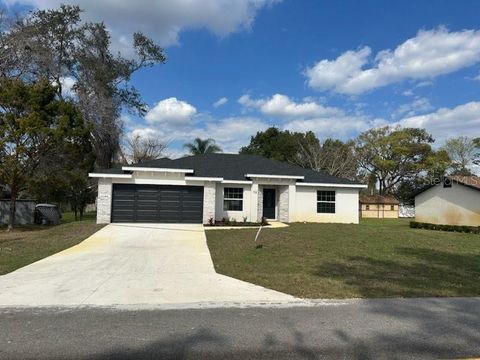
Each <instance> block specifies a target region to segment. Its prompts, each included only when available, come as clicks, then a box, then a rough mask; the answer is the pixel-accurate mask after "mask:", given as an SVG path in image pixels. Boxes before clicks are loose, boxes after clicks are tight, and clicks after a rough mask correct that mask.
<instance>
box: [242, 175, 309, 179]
mask: <svg viewBox="0 0 480 360" xmlns="http://www.w3.org/2000/svg"><path fill="white" fill-rule="evenodd" d="M245 177H249V178H267V179H296V180H303V179H305V176H297V175H265V174H245Z"/></svg>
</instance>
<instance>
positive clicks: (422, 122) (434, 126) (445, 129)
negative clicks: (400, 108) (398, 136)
mask: <svg viewBox="0 0 480 360" xmlns="http://www.w3.org/2000/svg"><path fill="white" fill-rule="evenodd" d="M398 124H399V125H401V126H404V127H418V128H425V129H427V131H429V132H430V133H432V134H433V136H434V137H435V138H436V139H445V138H447V137H451V136H460V135H468V136H472V137H477V136H480V102H476V101H472V102H469V103H466V104H463V105H459V106H457V107H455V108H452V109H451V108H441V109H438V110H436V111H434V112H432V113H428V114H424V115H418V116H412V117H407V118H404V119H402V120H400V121H399V122H398Z"/></svg>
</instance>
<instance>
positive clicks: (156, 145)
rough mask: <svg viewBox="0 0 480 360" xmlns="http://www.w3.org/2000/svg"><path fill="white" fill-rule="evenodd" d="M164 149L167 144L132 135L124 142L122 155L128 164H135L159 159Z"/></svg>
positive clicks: (155, 139) (158, 140)
mask: <svg viewBox="0 0 480 360" xmlns="http://www.w3.org/2000/svg"><path fill="white" fill-rule="evenodd" d="M166 148H167V144H166V143H164V142H163V141H161V140H160V139H157V138H153V137H145V138H142V137H141V136H140V135H132V136H130V137H128V138H127V139H126V141H125V150H124V154H125V155H126V157H127V158H128V160H129V161H130V162H132V163H134V164H136V163H140V162H143V161H148V160H155V159H158V158H160V157H161V156H162V154H163V152H164V151H165V149H166Z"/></svg>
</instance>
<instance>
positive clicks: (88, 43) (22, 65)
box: [0, 5, 166, 168]
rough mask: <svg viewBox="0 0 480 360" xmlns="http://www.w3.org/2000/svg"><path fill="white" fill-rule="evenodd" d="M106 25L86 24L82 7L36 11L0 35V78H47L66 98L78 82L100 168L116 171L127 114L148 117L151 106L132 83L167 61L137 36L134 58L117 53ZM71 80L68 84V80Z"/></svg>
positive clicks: (78, 95)
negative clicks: (136, 75) (122, 116)
mask: <svg viewBox="0 0 480 360" xmlns="http://www.w3.org/2000/svg"><path fill="white" fill-rule="evenodd" d="M110 45H111V44H110V35H109V32H108V30H107V29H106V27H105V25H104V24H103V23H91V22H84V21H82V19H81V10H80V8H79V7H78V6H67V5H62V6H60V7H59V8H58V9H53V10H39V11H34V12H32V13H30V14H29V15H27V16H26V17H24V18H23V19H20V20H19V21H17V22H14V24H13V25H11V26H9V27H8V28H7V29H5V30H4V31H2V33H1V34H0V60H1V61H0V74H3V75H4V76H7V77H19V78H22V79H23V80H25V81H35V80H36V79H39V78H46V79H48V81H50V83H52V84H55V85H56V92H57V96H58V97H59V98H60V99H63V97H64V96H65V94H66V91H65V90H66V89H65V87H64V84H66V83H67V82H70V83H71V84H72V83H73V87H72V89H71V90H72V91H73V94H74V96H73V100H75V101H76V102H77V104H78V105H79V107H80V109H81V111H82V114H83V117H84V119H85V120H86V121H87V122H88V123H89V124H91V125H92V126H91V136H92V140H93V143H94V147H95V152H96V155H97V166H98V167H103V168H107V167H111V165H112V163H113V161H114V159H115V157H116V155H117V153H118V151H119V149H120V148H119V141H120V136H121V133H122V123H121V121H120V120H119V117H120V113H121V111H122V110H128V111H135V112H138V113H139V114H141V115H143V114H144V113H145V111H146V106H145V104H144V102H143V101H142V99H141V97H140V95H139V93H138V91H137V90H136V89H135V88H134V87H133V86H132V85H131V84H130V78H131V76H132V74H133V73H134V72H136V71H137V70H139V69H141V68H143V67H147V66H152V65H154V64H157V63H163V62H165V60H166V59H165V55H164V54H163V50H162V49H161V48H160V47H159V46H157V45H155V44H154V43H153V41H152V40H151V39H149V38H147V37H145V36H144V35H143V34H142V33H138V32H137V33H134V34H133V50H134V54H133V55H134V56H132V57H130V58H125V57H122V56H121V55H120V54H117V55H114V54H113V53H112V51H111V48H110ZM67 80H68V81H67Z"/></svg>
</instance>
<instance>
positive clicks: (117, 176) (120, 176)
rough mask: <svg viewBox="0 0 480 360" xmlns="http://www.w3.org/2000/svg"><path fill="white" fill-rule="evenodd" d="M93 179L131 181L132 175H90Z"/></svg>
mask: <svg viewBox="0 0 480 360" xmlns="http://www.w3.org/2000/svg"><path fill="white" fill-rule="evenodd" d="M88 176H89V177H91V178H113V179H131V178H132V174H102V173H89V174H88Z"/></svg>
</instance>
